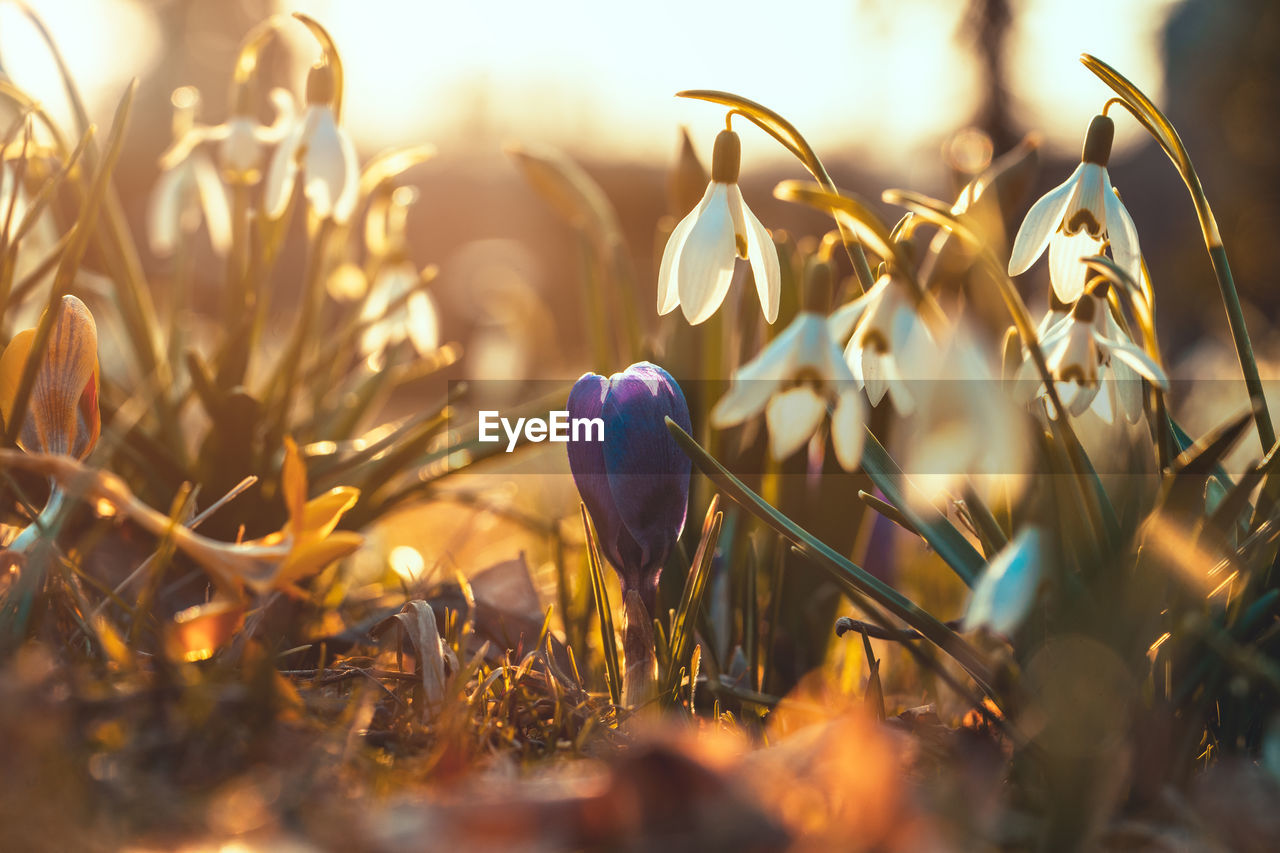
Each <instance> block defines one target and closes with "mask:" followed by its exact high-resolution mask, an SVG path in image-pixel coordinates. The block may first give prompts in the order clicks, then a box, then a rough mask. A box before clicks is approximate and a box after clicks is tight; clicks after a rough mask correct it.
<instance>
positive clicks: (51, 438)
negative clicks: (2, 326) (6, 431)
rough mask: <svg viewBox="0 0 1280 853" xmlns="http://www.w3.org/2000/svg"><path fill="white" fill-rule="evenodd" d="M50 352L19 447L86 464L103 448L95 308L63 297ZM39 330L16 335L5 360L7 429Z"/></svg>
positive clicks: (2, 382)
mask: <svg viewBox="0 0 1280 853" xmlns="http://www.w3.org/2000/svg"><path fill="white" fill-rule="evenodd" d="M54 310H55V311H57V316H56V317H55V319H54V322H53V328H52V329H50V333H49V340H48V346H47V348H46V349H45V351H44V353H42V354H41V355H42V357H43V360H42V361H41V363H40V366H39V368H38V369H37V371H36V377H35V383H34V384H33V385H32V386H31V396H30V398H29V399H28V401H27V408H26V412H25V414H24V415H23V419H22V425H21V428H20V429H18V430H15V433H16V437H17V443H18V446H19V447H21V448H22V449H23V450H25V451H27V452H28V453H63V454H68V455H71V456H74V457H76V458H77V459H84V458H85V457H86V456H88V455H89V451H91V450H93V447H94V445H95V444H97V443H98V433H99V432H100V431H101V428H102V418H101V415H100V414H99V412H98V329H97V326H96V325H95V324H94V321H93V315H92V314H91V313H89V308H88V307H87V306H86V305H85V304H84V303H83V302H81V301H80V300H79V299H77V298H76V297H74V296H70V295H67V296H63V297H62V300H61V301H60V302H59V303H58V304H57V305H56V306H55V307H54ZM35 337H36V329H26V330H24V331H21V332H19V333H18V334H16V335H14V337H13V340H12V341H10V342H9V346H8V347H7V348H6V349H5V350H4V354H3V355H0V413H3V415H4V421H5V425H6V428H10V421H11V419H12V418H13V417H14V415H15V414H16V412H15V409H16V408H17V394H18V388H19V386H20V385H21V383H22V374H23V372H24V370H25V369H26V364H27V359H28V358H29V357H30V355H31V347H32V345H33V343H34V342H35Z"/></svg>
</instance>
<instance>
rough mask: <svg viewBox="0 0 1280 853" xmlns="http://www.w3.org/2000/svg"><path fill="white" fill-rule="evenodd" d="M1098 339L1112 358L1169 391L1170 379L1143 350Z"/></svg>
mask: <svg viewBox="0 0 1280 853" xmlns="http://www.w3.org/2000/svg"><path fill="white" fill-rule="evenodd" d="M1096 338H1097V339H1098V343H1100V344H1102V345H1103V346H1105V347H1106V348H1107V350H1108V351H1109V352H1110V353H1111V355H1112V356H1114V357H1115V358H1118V359H1120V360H1121V361H1122V362H1124V363H1125V364H1127V365H1128V366H1129V367H1131V368H1133V369H1134V370H1135V371H1136V372H1137V373H1138V374H1139V375H1141V376H1143V377H1145V378H1146V379H1148V380H1150V382H1151V384H1152V385H1155V386H1156V387H1158V388H1160V389H1162V390H1166V391H1167V390H1168V389H1169V378H1168V377H1167V376H1165V375H1164V371H1163V370H1161V369H1160V365H1158V364H1156V363H1155V361H1154V360H1153V359H1152V358H1151V356H1149V355H1147V354H1146V352H1144V351H1143V350H1142V348H1140V347H1137V346H1135V345H1133V344H1128V343H1124V342H1121V341H1112V340H1107V339H1106V338H1104V337H1102V335H1096Z"/></svg>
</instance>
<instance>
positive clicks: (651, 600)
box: [568, 362, 692, 613]
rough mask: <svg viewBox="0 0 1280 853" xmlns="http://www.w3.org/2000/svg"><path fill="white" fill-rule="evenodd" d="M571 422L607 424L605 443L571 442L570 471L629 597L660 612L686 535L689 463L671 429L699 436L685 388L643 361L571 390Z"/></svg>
mask: <svg viewBox="0 0 1280 853" xmlns="http://www.w3.org/2000/svg"><path fill="white" fill-rule="evenodd" d="M568 409H569V416H570V417H571V418H573V419H575V420H576V419H579V418H600V419H601V421H602V422H603V424H604V435H603V440H599V441H597V440H592V439H596V438H599V435H598V434H592V433H590V431H589V430H588V431H585V433H584V434H581V435H579V434H574V435H573V436H572V437H571V440H570V441H569V444H568V451H569V468H570V470H571V471H572V472H573V480H574V483H575V484H576V485H577V487H578V492H579V493H580V494H581V495H582V500H583V503H585V504H586V506H587V511H588V512H589V513H591V518H592V521H594V522H595V527H596V532H597V534H598V536H599V538H600V545H601V547H602V548H603V550H604V554H605V557H606V559H608V561H609V562H610V563H611V564H612V565H613V567H614V569H616V570H617V572H618V576H619V577H620V578H621V581H622V592H623V596H624V598H625V596H626V595H627V593H628V592H631V591H634V592H636V593H638V594H639V596H640V599H641V601H642V602H643V604H644V605H645V607H646V608H647V610H648V612H649V613H653V612H654V605H655V599H656V596H657V589H658V576H659V575H660V574H661V572H662V565H663V563H665V562H666V559H667V555H668V554H670V552H671V549H672V547H673V546H674V545H675V543H676V540H677V539H678V538H679V537H680V533H681V531H682V530H683V529H684V520H685V511H686V509H687V507H688V503H689V472H690V462H689V458H688V457H687V456H685V454H684V452H683V451H682V450H681V449H680V447H679V445H677V444H676V442H675V440H674V439H673V438H672V437H671V434H670V433H669V432H668V431H667V427H666V421H665V419H666V418H668V417H669V418H671V419H672V420H673V421H675V422H676V423H677V424H678V425H679V426H680V427H681V428H682V429H684V430H685V431H686V432H688V431H691V430H692V427H691V424H690V421H689V407H688V404H687V403H686V402H685V399H684V394H683V392H681V390H680V386H679V385H678V384H676V381H675V380H674V379H672V378H671V375H670V374H669V373H667V372H666V371H665V370H663V369H662V368H661V367H658V366H657V365H655V364H650V363H648V362H640V363H639V364H633V365H631V366H630V367H628V368H627V369H626V370H625V371H623V372H622V373H615V374H613V376H611V377H609V378H608V379H606V378H605V377H603V376H600V375H599V374H596V373H587V374H584V375H583V376H582V378H580V379H579V380H578V381H577V382H576V383H575V384H574V386H573V390H572V391H570V392H569V402H568Z"/></svg>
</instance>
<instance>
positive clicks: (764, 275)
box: [729, 184, 782, 323]
mask: <svg viewBox="0 0 1280 853" xmlns="http://www.w3.org/2000/svg"><path fill="white" fill-rule="evenodd" d="M735 200H736V203H737V204H738V205H740V206H741V209H742V216H743V218H744V219H745V220H746V224H747V259H748V260H749V261H750V262H751V274H752V276H753V277H754V278H755V280H756V293H757V294H758V295H759V297H760V307H761V308H762V309H764V319H765V320H766V321H768V322H769V323H772V322H773V321H775V320H777V319H778V305H779V303H780V301H781V299H782V268H781V266H780V265H779V264H778V247H777V246H775V245H774V244H773V237H771V236H770V235H769V229H768V228H765V227H764V225H762V224H760V220H759V219H757V218H756V215H755V214H754V213H752V212H751V208H749V207H747V203H746V202H745V201H743V200H742V191H741V190H739V189H738V185H737V184H734V185H733V186H732V188H731V189H730V191H729V203H730V204H731V205H732V204H734V203H735Z"/></svg>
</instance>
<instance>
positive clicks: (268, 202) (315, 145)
mask: <svg viewBox="0 0 1280 853" xmlns="http://www.w3.org/2000/svg"><path fill="white" fill-rule="evenodd" d="M333 104H334V80H333V71H332V69H330V68H329V66H328V65H326V64H323V63H322V64H320V65H316V66H313V67H312V69H311V73H310V74H309V75H308V76H307V108H306V109H305V110H304V111H303V113H302V116H301V117H300V118H299V119H298V121H297V122H296V124H295V125H294V127H293V129H292V130H291V131H289V134H288V135H287V136H286V137H285V138H284V140H283V141H281V143H280V145H279V147H277V148H276V152H275V154H274V156H272V158H271V165H270V166H269V167H268V169H267V185H266V189H265V194H264V198H263V206H264V208H265V212H266V215H267V216H268V217H269V218H271V219H279V218H280V217H281V216H283V215H284V212H285V210H286V209H287V208H288V206H289V199H290V198H291V197H292V196H293V188H294V184H295V183H296V182H297V180H298V174H299V173H300V172H301V174H302V194H303V196H304V197H305V198H306V199H307V202H308V204H310V206H311V210H312V212H313V213H314V214H315V215H316V216H317V217H318V218H319V219H332V220H333V221H334V222H335V223H337V224H339V225H341V224H344V223H345V222H346V221H347V220H348V219H349V218H350V217H351V214H352V212H353V211H354V210H355V206H356V200H357V196H358V193H359V188H360V164H359V161H358V159H357V158H356V149H355V145H354V144H353V143H352V141H351V137H350V136H348V135H347V132H346V131H345V130H343V129H342V128H341V127H339V126H338V118H337V116H336V115H335V114H334V110H333Z"/></svg>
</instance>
